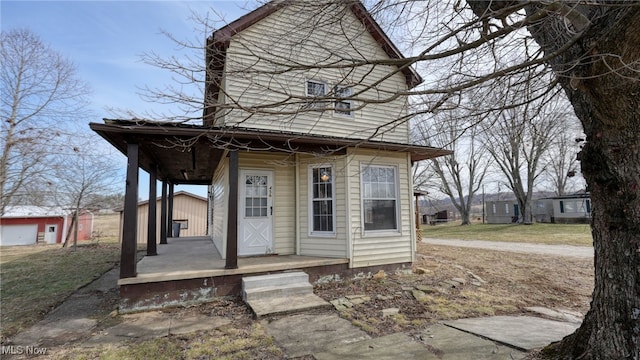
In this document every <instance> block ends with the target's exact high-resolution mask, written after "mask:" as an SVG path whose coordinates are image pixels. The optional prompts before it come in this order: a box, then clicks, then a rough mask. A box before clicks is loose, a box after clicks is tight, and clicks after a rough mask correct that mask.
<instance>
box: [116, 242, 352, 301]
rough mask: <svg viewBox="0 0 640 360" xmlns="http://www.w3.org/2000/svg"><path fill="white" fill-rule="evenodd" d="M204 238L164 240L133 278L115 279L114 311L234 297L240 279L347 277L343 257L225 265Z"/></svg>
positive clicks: (264, 258)
mask: <svg viewBox="0 0 640 360" xmlns="http://www.w3.org/2000/svg"><path fill="white" fill-rule="evenodd" d="M225 265H226V261H225V260H224V259H222V257H221V256H220V254H219V253H218V251H217V250H216V248H215V246H214V245H213V243H212V241H211V239H209V237H206V236H203V237H186V238H168V239H167V244H164V245H162V246H159V247H158V249H157V256H144V257H143V258H142V259H141V260H140V261H139V262H138V263H137V270H138V273H137V276H136V277H129V278H122V279H120V280H118V286H119V288H120V296H121V299H120V311H121V312H134V311H142V310H147V309H154V308H159V307H164V306H171V305H189V304H195V303H201V302H205V301H209V300H211V299H213V298H215V297H219V296H231V295H237V294H239V293H240V291H241V283H242V277H243V276H246V275H262V274H272V273H278V272H284V271H290V270H302V271H304V272H306V273H307V274H309V278H310V279H311V280H312V281H317V280H319V279H321V278H322V277H323V276H325V275H326V274H342V275H343V276H344V275H347V273H348V272H349V269H348V265H349V260H348V259H336V258H323V257H312V256H299V255H280V256H277V255H273V256H254V257H239V258H238V266H237V267H236V268H233V269H227V268H226V267H225Z"/></svg>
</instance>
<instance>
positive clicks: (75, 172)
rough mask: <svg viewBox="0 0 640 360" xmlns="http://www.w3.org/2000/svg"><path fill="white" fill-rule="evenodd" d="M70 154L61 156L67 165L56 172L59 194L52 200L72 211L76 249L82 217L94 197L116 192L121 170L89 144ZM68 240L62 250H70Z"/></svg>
mask: <svg viewBox="0 0 640 360" xmlns="http://www.w3.org/2000/svg"><path fill="white" fill-rule="evenodd" d="M67 150H68V151H67V152H66V153H64V154H62V155H61V156H63V157H64V162H63V163H64V165H63V166H58V167H57V168H55V174H56V176H55V179H56V180H55V189H56V191H55V192H54V193H53V196H54V199H55V200H54V201H55V203H56V204H57V205H59V206H63V207H68V208H70V209H71V210H72V211H73V223H74V224H75V226H74V227H73V229H74V232H73V246H74V249H75V247H76V245H77V242H78V217H79V216H80V213H81V212H82V211H83V210H85V209H86V208H87V205H89V204H90V203H89V201H90V200H91V198H92V197H94V196H97V195H104V194H112V193H115V192H116V188H115V186H116V185H117V184H118V183H119V182H118V181H117V180H118V177H117V172H118V169H117V168H116V167H114V166H113V162H112V161H110V159H109V157H108V156H105V154H99V153H96V152H95V151H94V150H93V149H92V147H91V145H90V144H88V143H85V144H77V145H72V146H70V147H67ZM68 239H69V237H67V239H65V241H64V244H63V247H66V246H67V241H68Z"/></svg>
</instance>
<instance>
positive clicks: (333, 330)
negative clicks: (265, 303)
mask: <svg viewBox="0 0 640 360" xmlns="http://www.w3.org/2000/svg"><path fill="white" fill-rule="evenodd" d="M261 324H262V325H263V326H264V327H265V329H267V333H268V334H269V335H271V336H273V338H274V339H275V341H276V342H277V343H278V345H280V346H281V347H282V348H283V349H284V350H285V353H286V354H287V356H289V357H298V356H304V355H308V354H316V353H320V352H324V351H327V350H329V349H332V348H334V347H337V346H341V345H345V344H351V343H355V342H359V341H362V340H367V339H370V338H371V337H370V336H369V335H367V333H365V332H364V331H362V330H360V329H359V328H357V327H355V326H353V325H352V324H351V323H350V322H349V321H348V320H345V319H342V318H340V317H338V315H336V314H297V315H290V316H285V317H282V318H279V319H276V320H272V321H269V320H262V321H261Z"/></svg>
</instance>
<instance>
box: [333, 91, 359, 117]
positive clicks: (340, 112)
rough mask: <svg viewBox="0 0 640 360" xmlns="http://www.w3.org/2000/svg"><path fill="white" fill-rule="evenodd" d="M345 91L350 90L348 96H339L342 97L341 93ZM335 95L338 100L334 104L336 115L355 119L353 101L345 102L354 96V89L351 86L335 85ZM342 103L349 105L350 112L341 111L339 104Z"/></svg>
mask: <svg viewBox="0 0 640 360" xmlns="http://www.w3.org/2000/svg"><path fill="white" fill-rule="evenodd" d="M344 90H348V94H346V96H339V95H342V94H341V92H342V91H344ZM333 94H334V96H335V98H336V99H335V100H334V102H333V111H334V113H335V114H336V115H339V116H346V117H353V116H354V111H353V100H343V99H345V98H348V97H350V96H352V95H353V88H352V87H351V86H346V85H335V86H334V87H333ZM340 103H346V104H349V111H344V110H341V109H340V110H339V109H338V104H340Z"/></svg>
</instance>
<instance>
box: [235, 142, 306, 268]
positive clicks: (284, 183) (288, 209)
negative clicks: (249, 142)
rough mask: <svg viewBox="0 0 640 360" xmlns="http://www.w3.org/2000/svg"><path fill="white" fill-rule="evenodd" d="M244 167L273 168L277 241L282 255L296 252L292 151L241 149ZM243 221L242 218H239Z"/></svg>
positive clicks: (241, 165) (240, 157)
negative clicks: (272, 151) (263, 151)
mask: <svg viewBox="0 0 640 360" xmlns="http://www.w3.org/2000/svg"><path fill="white" fill-rule="evenodd" d="M238 160H239V166H240V168H241V169H265V170H272V171H273V176H274V179H273V187H274V188H273V193H272V196H273V229H274V232H273V235H274V239H273V243H274V251H275V252H276V253H277V254H278V255H291V254H295V252H296V251H295V244H296V238H295V235H296V234H295V228H296V203H295V172H294V171H295V170H294V169H295V163H294V160H293V156H290V155H289V154H273V153H268V154H267V153H258V152H241V153H240V154H239V157H238ZM239 221H240V220H239Z"/></svg>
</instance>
